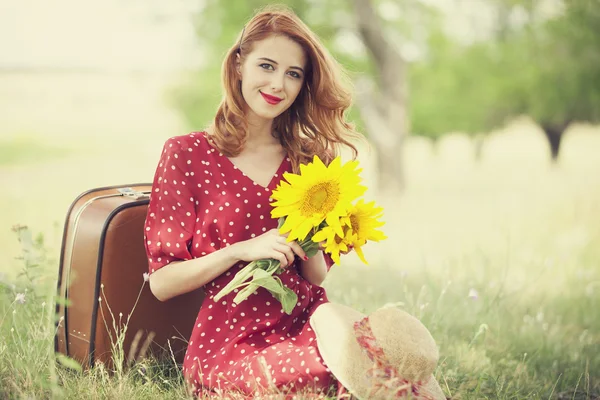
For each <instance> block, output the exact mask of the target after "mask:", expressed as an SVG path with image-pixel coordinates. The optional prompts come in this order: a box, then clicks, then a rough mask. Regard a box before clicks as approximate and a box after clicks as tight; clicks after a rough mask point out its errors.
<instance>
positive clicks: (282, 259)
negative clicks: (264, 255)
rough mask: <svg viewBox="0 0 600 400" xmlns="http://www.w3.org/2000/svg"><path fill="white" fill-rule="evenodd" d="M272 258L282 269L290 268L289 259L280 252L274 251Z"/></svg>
mask: <svg viewBox="0 0 600 400" xmlns="http://www.w3.org/2000/svg"><path fill="white" fill-rule="evenodd" d="M271 258H273V259H275V260H277V261H279V265H280V266H281V268H285V267H287V266H288V259H287V257H286V255H285V254H283V253H282V252H280V251H277V250H273V253H272V254H271Z"/></svg>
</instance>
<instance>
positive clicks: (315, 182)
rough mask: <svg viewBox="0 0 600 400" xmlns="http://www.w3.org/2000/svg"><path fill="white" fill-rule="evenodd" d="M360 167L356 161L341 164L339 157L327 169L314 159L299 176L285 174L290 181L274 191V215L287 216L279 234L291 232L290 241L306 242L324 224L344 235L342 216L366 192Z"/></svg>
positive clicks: (272, 212)
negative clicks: (314, 229) (313, 230)
mask: <svg viewBox="0 0 600 400" xmlns="http://www.w3.org/2000/svg"><path fill="white" fill-rule="evenodd" d="M357 167H358V162H356V161H350V162H347V163H345V164H344V165H342V162H341V159H340V157H336V158H335V159H334V160H333V161H332V162H331V163H330V164H329V166H325V164H323V162H322V161H321V160H320V159H319V157H317V156H314V158H313V161H312V162H311V163H308V164H306V165H304V164H303V165H300V174H292V173H285V174H283V177H284V179H285V180H286V181H287V182H283V181H282V182H281V183H280V184H279V186H278V187H277V188H276V189H275V190H274V191H273V194H272V196H271V197H272V198H273V200H275V201H274V202H273V203H272V204H271V205H272V206H273V210H271V216H272V217H273V218H280V217H285V222H284V224H283V225H282V226H281V228H280V232H281V233H287V232H289V235H288V241H292V240H295V239H299V240H304V239H305V238H306V236H307V235H308V233H309V232H310V231H311V229H313V228H314V227H317V226H319V225H320V224H321V223H322V222H323V221H325V222H326V223H327V225H328V226H329V227H331V228H332V229H333V231H334V232H335V233H337V234H338V235H340V236H343V235H344V232H343V230H342V225H341V222H340V217H342V216H344V215H346V214H347V210H348V209H349V208H350V207H351V205H352V201H353V200H354V199H356V198H358V197H360V196H361V195H362V194H363V193H364V192H365V190H366V187H364V186H362V185H360V181H361V179H360V177H359V176H358V174H359V173H360V171H361V170H360V169H358V168H357Z"/></svg>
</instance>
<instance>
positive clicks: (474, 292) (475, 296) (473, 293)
mask: <svg viewBox="0 0 600 400" xmlns="http://www.w3.org/2000/svg"><path fill="white" fill-rule="evenodd" d="M468 297H469V298H470V299H473V300H477V299H478V298H479V293H477V290H475V289H473V288H471V289H469V295H468Z"/></svg>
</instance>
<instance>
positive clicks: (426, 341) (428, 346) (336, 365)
mask: <svg viewBox="0 0 600 400" xmlns="http://www.w3.org/2000/svg"><path fill="white" fill-rule="evenodd" d="M310 325H311V327H312V329H313V330H314V332H315V334H316V337H317V346H318V348H319V352H320V353H321V356H322V357H323V360H324V361H325V363H326V364H327V366H328V367H329V369H330V370H331V372H332V373H333V375H334V376H335V377H336V378H337V379H338V381H340V383H341V384H342V385H344V387H346V388H347V389H348V390H349V391H350V393H352V395H354V396H355V397H357V398H358V399H359V400H379V399H402V398H407V397H408V395H409V393H410V394H411V395H412V398H413V399H423V400H425V399H430V400H445V399H446V397H445V396H444V393H443V392H442V389H441V388H440V386H439V384H438V383H437V381H436V380H435V378H434V376H433V371H434V370H435V367H436V365H437V361H438V357H439V354H438V350H437V346H436V344H435V341H434V340H433V338H432V337H431V334H430V333H429V331H428V330H427V328H425V326H424V325H423V324H422V323H421V322H420V321H419V320H418V319H416V318H415V317H413V316H412V315H410V314H408V313H406V312H404V311H402V310H400V309H399V308H396V307H389V308H381V309H379V310H377V311H375V312H374V313H373V314H371V315H369V316H366V315H364V314H362V313H360V312H358V311H356V310H354V309H352V308H350V307H347V306H344V305H341V304H334V303H325V304H322V305H321V306H319V307H318V308H317V309H316V311H315V312H314V313H313V315H312V316H311V318H310Z"/></svg>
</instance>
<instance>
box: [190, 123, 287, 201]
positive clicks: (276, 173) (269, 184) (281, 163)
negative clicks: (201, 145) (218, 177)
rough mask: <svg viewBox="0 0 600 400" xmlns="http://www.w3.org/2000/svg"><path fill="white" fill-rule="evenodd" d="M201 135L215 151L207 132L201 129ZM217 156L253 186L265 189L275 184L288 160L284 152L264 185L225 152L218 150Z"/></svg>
mask: <svg viewBox="0 0 600 400" xmlns="http://www.w3.org/2000/svg"><path fill="white" fill-rule="evenodd" d="M201 134H202V136H203V137H204V139H206V142H207V143H208V145H209V146H211V147H212V148H213V149H215V150H216V151H219V150H218V149H217V148H216V147H215V145H214V144H213V143H212V140H211V139H210V138H209V137H208V136H209V135H208V133H207V132H206V131H202V132H201ZM219 156H220V157H222V158H224V159H225V160H227V161H226V162H227V163H229V165H230V166H231V167H232V168H233V169H234V170H237V171H238V172H239V173H240V174H241V175H242V176H243V177H244V178H245V179H247V180H248V181H249V182H250V183H252V184H253V185H255V186H260V187H261V188H263V189H265V190H272V186H273V185H274V184H276V182H277V179H276V178H278V177H280V176H281V175H282V169H284V167H285V166H286V165H287V163H288V162H289V160H290V159H289V156H288V154H287V153H286V154H285V155H284V156H283V159H282V160H281V162H280V163H279V167H277V170H276V171H275V172H274V173H273V175H272V176H271V179H270V180H269V183H267V186H264V185H262V184H260V183H258V182H256V181H255V180H254V179H252V178H251V177H250V176H249V175H248V174H246V173H245V172H244V171H243V170H242V169H241V168H240V167H238V166H237V165H236V164H235V163H234V162H233V161H232V160H231V159H230V158H229V157H227V156H226V155H225V154H223V153H221V152H220V151H219Z"/></svg>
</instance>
